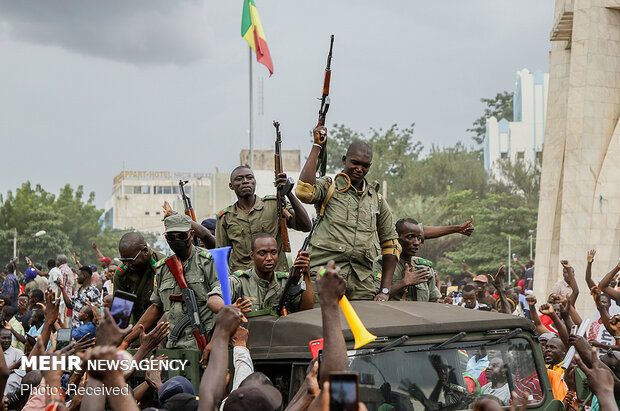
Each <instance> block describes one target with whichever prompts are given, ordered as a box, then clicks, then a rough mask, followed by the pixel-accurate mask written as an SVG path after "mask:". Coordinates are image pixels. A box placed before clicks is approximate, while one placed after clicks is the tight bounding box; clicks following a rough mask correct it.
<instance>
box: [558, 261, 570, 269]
mask: <svg viewBox="0 0 620 411" xmlns="http://www.w3.org/2000/svg"><path fill="white" fill-rule="evenodd" d="M560 264H562V267H564V268H566V269H567V270H568V271H570V270H571V266H570V263H569V262H568V260H560Z"/></svg>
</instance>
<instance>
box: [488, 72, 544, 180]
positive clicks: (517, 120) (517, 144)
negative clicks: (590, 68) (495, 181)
mask: <svg viewBox="0 0 620 411" xmlns="http://www.w3.org/2000/svg"><path fill="white" fill-rule="evenodd" d="M548 89H549V73H543V72H542V71H540V70H536V71H535V72H534V73H530V71H529V70H527V69H523V70H521V71H518V72H517V81H516V84H515V93H514V97H513V112H514V115H513V120H514V121H508V120H506V119H505V118H502V119H500V120H499V121H498V119H496V118H495V117H491V118H489V119H487V123H486V135H485V139H484V168H485V169H486V170H487V171H488V172H489V173H491V174H494V175H495V176H498V177H500V178H501V170H500V168H499V160H503V159H510V161H511V162H516V161H519V160H521V161H524V162H526V163H527V164H530V165H534V166H536V162H537V161H538V165H539V166H540V161H541V159H542V149H543V142H544V141H545V118H546V114H547V90H548Z"/></svg>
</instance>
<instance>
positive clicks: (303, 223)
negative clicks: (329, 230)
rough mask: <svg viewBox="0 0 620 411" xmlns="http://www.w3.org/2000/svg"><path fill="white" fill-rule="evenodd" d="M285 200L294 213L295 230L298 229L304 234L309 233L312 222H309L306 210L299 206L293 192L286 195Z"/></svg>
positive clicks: (299, 202)
mask: <svg viewBox="0 0 620 411" xmlns="http://www.w3.org/2000/svg"><path fill="white" fill-rule="evenodd" d="M287 198H288V201H290V202H291V206H292V207H293V210H294V211H295V223H296V224H297V228H298V229H299V231H303V232H304V233H307V232H309V231H310V229H311V228H312V221H311V220H310V217H309V216H308V213H307V212H306V209H305V208H304V206H303V205H302V204H301V201H299V199H298V198H297V197H295V194H294V193H293V190H291V192H290V193H288V195H287Z"/></svg>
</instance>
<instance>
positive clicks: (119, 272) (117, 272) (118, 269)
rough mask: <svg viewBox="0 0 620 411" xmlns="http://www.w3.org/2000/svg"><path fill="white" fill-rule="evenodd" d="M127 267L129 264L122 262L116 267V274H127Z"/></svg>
mask: <svg viewBox="0 0 620 411" xmlns="http://www.w3.org/2000/svg"><path fill="white" fill-rule="evenodd" d="M126 268H127V266H126V265H125V264H122V265H121V266H120V267H118V268H117V269H116V271H115V272H114V274H118V275H119V276H121V277H122V276H123V275H125V269H126Z"/></svg>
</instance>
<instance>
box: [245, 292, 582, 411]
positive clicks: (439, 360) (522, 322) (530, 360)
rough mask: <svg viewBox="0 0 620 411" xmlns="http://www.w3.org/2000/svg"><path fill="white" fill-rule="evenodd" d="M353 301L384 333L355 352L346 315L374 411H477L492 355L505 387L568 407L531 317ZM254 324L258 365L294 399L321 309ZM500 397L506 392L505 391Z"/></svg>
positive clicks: (543, 405) (356, 366) (538, 405)
mask: <svg viewBox="0 0 620 411" xmlns="http://www.w3.org/2000/svg"><path fill="white" fill-rule="evenodd" d="M352 304H353V307H354V308H355V310H356V312H357V314H358V316H359V317H360V319H361V321H362V322H363V323H364V325H365V327H366V328H367V329H368V331H370V332H371V333H372V334H374V335H376V336H377V339H376V340H375V341H373V342H372V343H370V344H367V345H366V346H363V347H361V348H360V349H357V350H355V349H353V346H354V336H353V334H352V332H351V329H350V327H349V325H348V324H347V322H346V320H345V318H344V316H341V325H342V329H343V332H344V337H345V340H346V342H347V347H348V355H349V364H350V368H351V370H352V371H356V372H358V373H359V384H360V387H359V393H360V394H359V395H360V400H361V401H363V402H364V403H365V404H366V405H367V407H368V409H369V411H375V410H407V411H410V410H416V411H417V410H427V409H428V410H441V409H450V410H458V409H470V408H472V404H473V401H474V400H475V399H476V398H478V397H480V396H481V395H483V392H484V391H485V389H483V387H484V384H485V383H486V380H485V377H486V375H487V374H486V373H485V372H484V371H483V372H480V368H481V367H483V366H484V361H485V359H487V360H488V359H491V361H493V362H494V363H495V364H497V365H496V368H497V366H501V368H502V369H503V372H504V374H505V377H506V380H507V384H508V387H506V388H505V390H508V389H509V390H508V392H512V391H517V392H520V393H521V395H522V396H523V397H524V398H527V399H528V400H529V401H528V402H529V406H528V408H531V409H540V410H556V409H558V410H559V409H563V408H564V407H563V405H562V403H561V402H560V401H557V400H554V398H553V394H552V391H551V385H550V383H549V378H548V375H547V370H546V368H545V362H544V360H543V355H542V350H541V346H540V344H539V342H538V340H537V338H536V334H535V333H534V329H533V327H532V324H531V321H529V320H528V319H525V318H521V317H517V316H511V315H505V314H500V313H492V312H484V311H475V310H468V309H465V308H461V307H457V306H452V305H445V304H436V303H418V302H407V301H390V302H381V303H378V302H369V301H356V302H353V303H352ZM248 328H249V331H250V336H249V341H248V348H249V349H250V352H251V354H252V359H253V361H254V364H255V370H256V371H262V372H264V373H265V374H267V375H268V376H269V377H270V378H271V380H272V381H273V382H274V384H275V385H276V387H277V388H278V389H279V390H280V391H281V392H282V394H283V398H284V400H285V402H288V401H289V400H290V399H291V398H292V397H293V396H294V394H295V392H296V391H297V389H298V388H299V386H300V385H301V383H302V382H303V380H304V377H305V374H306V368H307V366H308V363H309V361H310V360H311V353H310V349H309V346H308V343H309V341H311V340H314V339H318V338H321V337H322V325H321V311H320V308H315V309H313V310H308V311H303V312H299V313H294V314H291V315H288V316H285V317H272V316H263V317H254V318H251V319H250V322H249V324H248ZM319 372H320V370H319ZM583 385H584V384H583V382H580V389H579V391H580V392H579V393H580V394H581V395H580V397H583V396H586V395H587V392H586V391H585V390H583V389H582V388H583V387H582V386H583ZM487 388H488V387H487ZM495 394H496V396H498V397H502V396H503V395H505V392H504V393H497V392H496V393H495ZM508 398H509V397H508ZM500 399H501V398H500ZM504 400H506V401H507V402H508V401H509V399H506V398H504Z"/></svg>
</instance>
